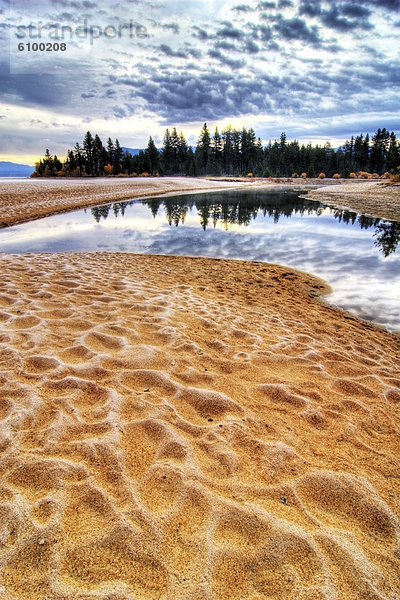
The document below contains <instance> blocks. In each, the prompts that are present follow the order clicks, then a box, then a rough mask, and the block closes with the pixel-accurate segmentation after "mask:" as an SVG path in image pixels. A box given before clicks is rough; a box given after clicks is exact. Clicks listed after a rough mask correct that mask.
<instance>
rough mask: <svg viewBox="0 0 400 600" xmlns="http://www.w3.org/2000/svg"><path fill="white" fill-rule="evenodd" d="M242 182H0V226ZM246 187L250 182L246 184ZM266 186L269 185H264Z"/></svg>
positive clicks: (231, 186) (168, 179)
mask: <svg viewBox="0 0 400 600" xmlns="http://www.w3.org/2000/svg"><path fill="white" fill-rule="evenodd" d="M245 185H246V182H245V181H226V180H216V179H213V180H210V179H206V178H201V177H198V178H196V177H137V178H132V177H129V178H124V177H122V178H118V177H113V178H105V177H103V178H97V177H93V178H89V177H88V178H83V179H82V178H79V179H13V180H8V179H3V180H1V179H0V227H7V226H9V225H15V224H17V223H23V222H26V221H32V220H34V219H40V218H42V217H47V216H49V215H53V214H56V213H62V212H68V211H71V210H74V209H78V208H84V207H86V206H96V205H99V204H107V203H110V202H120V201H122V200H132V199H134V198H146V197H147V196H161V195H166V194H182V193H185V192H186V193H190V194H192V193H193V194H194V193H199V192H208V191H211V192H212V191H218V190H226V189H234V188H240V187H243V186H245ZM247 185H251V183H250V184H249V182H247ZM265 185H266V186H267V185H272V184H268V182H266V183H265Z"/></svg>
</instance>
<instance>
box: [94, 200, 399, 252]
mask: <svg viewBox="0 0 400 600" xmlns="http://www.w3.org/2000/svg"><path fill="white" fill-rule="evenodd" d="M134 203H135V201H131V202H116V203H114V204H108V205H104V206H96V207H94V208H92V209H91V213H92V215H93V217H94V219H95V221H96V222H97V223H100V221H101V219H107V217H108V216H109V214H110V213H112V214H113V216H114V217H118V215H121V216H124V215H125V212H126V208H127V207H128V206H132V205H133V204H134ZM141 204H142V205H143V206H147V207H148V208H149V209H150V211H151V214H152V215H153V218H156V217H157V215H158V214H159V212H160V209H161V208H163V209H164V212H165V216H166V220H167V222H168V224H169V225H170V226H172V225H175V227H178V225H184V224H185V219H186V217H187V215H188V214H190V213H191V212H192V211H193V209H196V210H197V214H198V217H199V222H200V225H201V227H202V229H203V230H204V231H205V230H206V229H207V227H211V226H212V227H214V228H216V226H217V225H221V226H222V228H223V229H224V230H225V231H227V230H228V229H229V227H230V226H232V225H239V226H248V225H250V223H251V222H252V221H254V220H255V219H256V218H257V216H258V215H259V214H262V216H263V217H269V218H272V219H273V221H274V223H275V224H276V223H278V222H279V220H280V218H281V217H282V216H283V217H286V218H288V217H291V216H293V215H300V216H303V215H305V214H308V215H313V214H314V215H315V216H320V215H321V214H322V213H323V211H324V206H323V205H322V204H321V203H317V202H313V201H309V200H308V201H307V200H304V199H301V198H299V197H298V194H297V193H294V194H291V193H286V194H282V193H277V194H272V193H270V194H268V196H266V194H265V192H264V193H262V192H259V193H254V192H247V193H246V192H243V191H240V194H239V193H238V194H237V197H236V198H235V194H230V195H229V197H226V199H224V198H223V197H222V198H221V193H219V194H218V193H216V194H192V195H187V196H171V197H167V198H151V199H146V200H142V201H141ZM329 210H330V213H331V214H332V216H333V217H334V218H335V219H337V220H338V221H339V223H340V222H343V223H345V224H352V225H355V224H357V225H359V226H360V228H361V229H370V228H372V227H373V228H374V230H375V231H374V238H375V240H374V244H375V246H376V247H377V248H379V250H381V252H382V253H383V255H384V256H385V257H388V256H389V255H390V254H391V253H392V252H395V250H396V248H397V245H398V243H399V241H400V223H397V222H395V221H385V220H384V219H380V218H376V217H368V216H366V215H358V214H357V213H355V212H352V211H350V210H340V209H333V208H330V209H329Z"/></svg>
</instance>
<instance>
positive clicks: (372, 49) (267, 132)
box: [0, 0, 400, 163]
mask: <svg viewBox="0 0 400 600" xmlns="http://www.w3.org/2000/svg"><path fill="white" fill-rule="evenodd" d="M0 12H1V14H0V18H1V28H0V36H1V46H0V61H1V62H0V95H1V104H0V160H14V161H15V162H28V163H32V162H34V160H36V159H37V158H38V157H39V156H41V155H43V153H44V149H45V148H49V149H50V152H51V153H56V154H58V155H59V156H61V157H64V156H65V152H66V150H67V148H69V147H72V146H73V145H74V143H75V141H77V140H79V141H80V140H81V139H82V137H83V135H84V133H85V132H86V131H87V130H90V131H92V133H99V134H100V136H101V137H102V138H103V139H104V140H106V138H107V137H108V136H111V137H112V138H115V137H118V138H119V140H120V142H121V144H122V145H124V146H128V147H133V148H137V147H143V146H145V145H146V144H147V140H148V137H149V135H152V136H153V138H154V139H155V141H156V143H157V144H159V145H161V143H162V136H163V133H164V131H165V129H166V127H172V126H176V127H177V128H178V130H182V131H183V132H184V133H185V135H186V137H187V138H188V139H189V141H190V142H191V143H192V144H195V143H196V141H197V137H198V134H199V131H200V128H201V126H202V124H203V123H204V121H207V123H208V124H209V126H210V129H211V130H213V129H214V128H215V126H216V125H218V127H219V128H221V129H222V128H223V127H224V126H226V125H227V124H229V123H231V124H232V125H233V126H235V127H242V126H245V127H254V128H255V130H256V133H257V135H259V136H260V137H261V138H262V139H263V141H264V142H267V141H268V140H269V139H272V140H273V139H275V138H277V137H279V135H280V133H281V132H282V131H285V132H286V135H287V138H288V139H298V140H300V141H305V142H307V141H308V140H311V141H312V142H313V143H316V142H320V143H324V142H325V141H326V140H330V141H331V142H332V143H333V144H334V145H335V146H336V145H338V144H341V143H343V142H344V141H345V140H346V138H349V137H350V136H351V135H352V134H355V135H356V134H359V133H360V132H364V133H365V132H371V133H373V132H375V131H376V129H377V128H378V127H386V128H387V129H389V130H391V131H392V130H394V131H395V132H396V134H397V135H399V134H400V93H399V91H400V90H399V83H400V60H399V59H400V0H357V2H353V1H341V0H340V1H339V0H328V1H319V0H292V1H290V0H276V1H258V0H243V2H241V0H236V1H235V0H120V1H119V2H112V1H110V0H107V1H105V0H0ZM62 42H64V43H65V44H66V49H65V50H61V49H59V50H58V51H57V50H56V48H57V46H54V44H61V43H62ZM40 43H42V44H43V43H44V44H46V47H50V46H47V44H53V46H51V47H52V51H44V52H40V51H35V50H33V49H32V45H33V44H40ZM18 44H23V50H18ZM28 44H31V49H30V50H28V46H27V45H28Z"/></svg>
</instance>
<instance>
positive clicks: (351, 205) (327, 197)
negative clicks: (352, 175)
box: [301, 180, 400, 223]
mask: <svg viewBox="0 0 400 600" xmlns="http://www.w3.org/2000/svg"><path fill="white" fill-rule="evenodd" d="M301 197H302V198H305V199H307V200H315V201H316V202H323V203H324V204H328V206H331V207H332V208H338V209H340V210H349V211H352V212H357V213H361V214H365V215H367V216H369V217H376V218H379V219H385V220H388V221H397V222H398V223H400V186H399V185H394V186H391V185H388V184H387V183H382V181H370V180H362V181H358V182H357V183H353V182H348V181H346V183H342V184H341V185H340V186H339V187H336V186H335V187H333V186H332V187H326V186H322V187H320V188H318V189H313V190H310V191H309V192H308V194H306V195H302V196H301Z"/></svg>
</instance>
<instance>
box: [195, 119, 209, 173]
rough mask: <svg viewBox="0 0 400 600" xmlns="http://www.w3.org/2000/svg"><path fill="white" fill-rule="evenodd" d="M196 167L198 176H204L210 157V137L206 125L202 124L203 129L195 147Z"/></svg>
mask: <svg viewBox="0 0 400 600" xmlns="http://www.w3.org/2000/svg"><path fill="white" fill-rule="evenodd" d="M195 156H196V166H197V170H198V172H199V174H201V175H204V174H206V173H207V169H208V167H209V160H210V157H211V137H210V132H209V131H208V128H207V123H204V125H203V128H202V130H201V132H200V137H199V140H198V142H197V146H196V153H195Z"/></svg>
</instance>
